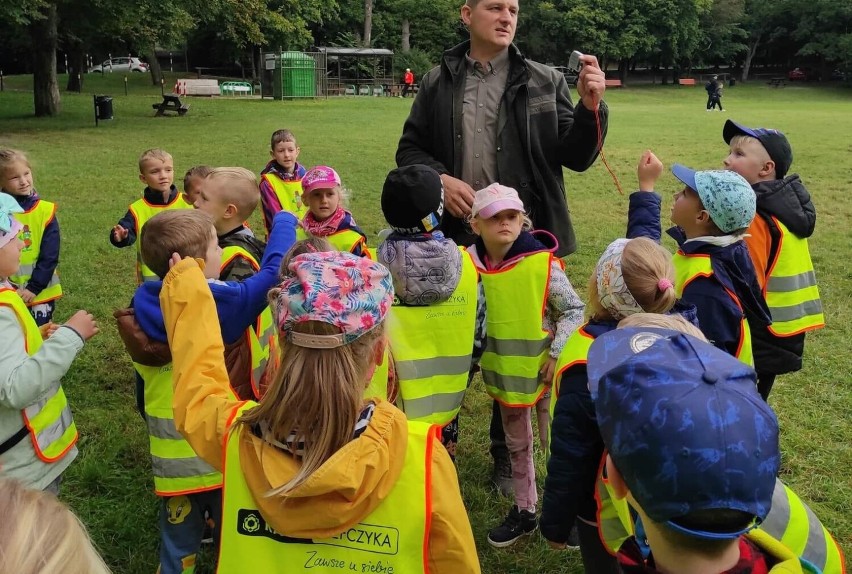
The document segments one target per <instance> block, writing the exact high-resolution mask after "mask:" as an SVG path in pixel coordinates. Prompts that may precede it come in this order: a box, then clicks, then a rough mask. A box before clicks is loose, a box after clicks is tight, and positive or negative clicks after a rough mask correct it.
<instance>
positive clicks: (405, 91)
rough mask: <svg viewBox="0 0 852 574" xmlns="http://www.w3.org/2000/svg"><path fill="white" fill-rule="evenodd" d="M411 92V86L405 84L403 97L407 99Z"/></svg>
mask: <svg viewBox="0 0 852 574" xmlns="http://www.w3.org/2000/svg"><path fill="white" fill-rule="evenodd" d="M410 90H411V84H403V85H402V97H403V98H404V97H406V96H407V95H408V92H409V91H410Z"/></svg>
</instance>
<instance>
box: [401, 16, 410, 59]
mask: <svg viewBox="0 0 852 574" xmlns="http://www.w3.org/2000/svg"><path fill="white" fill-rule="evenodd" d="M410 51H411V22H410V21H409V20H408V18H403V19H402V52H403V53H405V52H410Z"/></svg>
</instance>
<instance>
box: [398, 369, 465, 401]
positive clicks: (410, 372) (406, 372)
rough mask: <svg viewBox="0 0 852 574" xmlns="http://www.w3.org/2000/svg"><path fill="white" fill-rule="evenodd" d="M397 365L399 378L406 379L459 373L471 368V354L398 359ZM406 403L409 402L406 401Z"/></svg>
mask: <svg viewBox="0 0 852 574" xmlns="http://www.w3.org/2000/svg"><path fill="white" fill-rule="evenodd" d="M395 365H396V372H397V374H398V375H399V378H400V379H402V380H404V381H410V380H413V379H425V378H427V377H437V376H440V375H459V374H462V373H466V372H468V370H470V355H467V356H466V357H435V358H431V359H413V360H411V361H397V362H396V363H395ZM406 404H408V403H407V402H406ZM447 410H449V409H447Z"/></svg>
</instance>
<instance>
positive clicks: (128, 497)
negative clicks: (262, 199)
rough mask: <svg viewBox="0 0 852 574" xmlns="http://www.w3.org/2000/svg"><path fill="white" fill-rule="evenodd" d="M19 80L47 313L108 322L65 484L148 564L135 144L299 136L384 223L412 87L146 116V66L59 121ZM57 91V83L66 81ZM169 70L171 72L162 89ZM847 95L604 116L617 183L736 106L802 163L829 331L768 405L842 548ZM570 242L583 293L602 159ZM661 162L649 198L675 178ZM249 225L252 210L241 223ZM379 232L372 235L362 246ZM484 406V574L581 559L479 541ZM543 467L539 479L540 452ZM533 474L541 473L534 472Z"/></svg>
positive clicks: (613, 224)
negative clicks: (647, 152)
mask: <svg viewBox="0 0 852 574" xmlns="http://www.w3.org/2000/svg"><path fill="white" fill-rule="evenodd" d="M30 82H31V79H30V78H29V77H18V78H16V77H12V78H6V89H7V91H6V92H2V93H0V146H12V147H15V148H19V149H22V150H24V151H26V152H27V153H28V154H29V156H30V159H31V161H32V165H33V173H34V177H35V184H36V187H37V189H38V190H39V191H40V193H41V194H42V196H43V197H44V198H46V199H48V200H51V201H55V202H57V203H58V204H59V215H58V217H59V220H60V222H61V225H62V239H63V246H62V263H61V272H62V283H63V287H64V289H65V297H64V298H63V299H62V300H61V301H60V303H59V306H58V310H57V319H58V320H63V319H65V318H67V317H68V316H70V315H71V313H72V312H73V311H74V310H75V309H78V308H85V309H88V310H90V311H92V312H93V313H94V314H95V315H96V316H97V317H98V319H99V320H100V321H101V328H102V333H101V334H100V335H99V336H98V337H96V338H95V339H93V340H92V341H91V343H90V344H89V345H87V347H86V349H85V350H84V351H83V353H82V354H81V356H80V357H79V358H78V360H77V361H76V362H75V363H74V366H73V367H72V369H71V371H70V373H69V374H68V376H67V377H66V378H65V383H64V384H65V389H66V392H67V393H68V395H69V400H70V401H71V404H72V405H73V408H74V414H75V419H76V421H77V425H78V426H79V427H80V436H81V440H80V456H79V458H78V459H77V461H76V462H75V463H74V464H73V465H72V466H71V468H70V469H69V470H68V472H67V473H66V474H65V481H64V483H63V487H62V488H63V490H62V497H63V499H64V500H66V501H67V502H68V503H69V504H70V505H71V506H72V507H73V508H74V510H75V511H76V512H77V513H78V514H79V515H80V517H81V519H82V520H83V522H84V523H85V524H86V525H87V526H88V527H89V529H90V531H91V533H92V536H93V537H94V539H95V541H96V542H97V544H98V546H99V547H100V549H101V550H102V551H103V554H104V555H105V557H106V559H107V561H108V562H109V564H110V565H111V566H112V567H113V568H114V570H115V571H116V572H120V573H123V574H124V573H128V574H130V573H140V574H141V573H150V572H153V571H154V570H155V569H156V564H157V526H156V498H155V497H154V495H153V494H152V481H151V479H150V471H149V458H148V449H147V439H146V436H145V429H144V426H143V422H142V419H141V418H140V416H139V415H138V413H136V411H135V408H134V399H133V374H132V368H131V365H130V361H129V359H128V358H127V356H126V355H125V353H124V350H123V348H122V345H121V342H120V340H119V338H118V335H117V333H116V330H115V325H114V321H113V319H112V311H113V310H114V309H116V308H119V307H122V306H126V304H127V303H128V301H129V299H130V296H131V295H132V293H133V289H134V274H133V262H134V256H135V255H134V249H123V250H119V249H116V248H114V247H112V246H111V245H110V243H109V241H108V237H107V234H108V233H109V230H110V228H111V226H112V225H114V224H115V222H116V221H117V220H118V219H119V217H121V216H122V215H123V214H124V212H125V210H126V209H127V206H128V205H129V204H130V203H131V202H132V201H134V200H135V199H137V198H138V197H139V195H140V192H141V190H142V186H141V184H140V182H139V180H138V178H137V175H138V169H137V164H136V162H137V158H138V156H139V154H140V153H141V152H142V151H143V150H144V149H146V148H150V147H162V148H164V149H166V150H168V151H169V152H171V153H172V154H173V155H174V158H175V167H176V173H177V174H178V176H179V177H178V178H180V176H182V174H183V173H184V172H185V171H186V170H187V169H188V168H190V167H191V166H193V165H196V164H201V163H205V164H211V165H221V166H224V165H237V166H244V167H246V168H249V169H251V170H253V171H255V172H258V171H259V170H260V169H261V168H262V167H263V166H264V164H265V163H266V161H267V159H268V157H269V152H268V150H269V136H270V134H271V133H272V131H273V130H276V129H279V128H285V127H286V128H290V129H291V130H293V131H294V132H295V134H296V135H297V137H298V138H299V143H300V145H301V148H302V155H301V158H300V161H301V162H302V163H304V164H305V165H313V164H318V163H323V164H328V165H331V166H333V167H335V168H336V169H337V170H338V171H339V172H340V174H341V177H342V178H343V181H344V184H345V185H346V186H347V187H348V188H349V189H350V190H351V194H352V199H351V205H350V209H351V210H352V211H353V212H354V214H355V216H356V218H357V220H358V222H359V223H360V224H361V225H362V227H363V228H364V229H365V230H366V231H367V232H368V233H369V234H370V235H371V237H373V238H374V237H375V234H376V233H377V232H378V231H379V230H380V229H381V228H382V227H383V225H384V222H383V219H382V216H381V210H380V208H379V202H378V198H379V195H380V193H381V188H382V183H383V181H384V177H385V174H386V173H387V172H388V170H390V169H391V168H393V167H394V152H395V149H396V143H397V140H398V137H399V134H400V132H401V129H402V123H403V121H404V119H405V117H406V115H407V112H408V109H409V107H410V105H411V100H403V99H396V98H367V97H363V98H336V99H330V100H318V101H287V102H277V101H276V102H273V101H268V100H267V101H260V100H256V99H234V98H215V99H209V98H188V100H189V101H190V103H191V104H192V108H191V110H190V112H189V114H188V115H186V116H185V117H180V118H178V117H162V118H155V117H152V116H153V110H152V109H151V104H152V103H155V102H158V101H159V92H160V89H159V87H158V86H157V87H154V86H150V85H149V84H150V79H149V77H148V75H143V74H135V75H130V76H129V80H128V91H129V92H130V95H129V96H124V83H123V76H121V75H118V74H116V75H109V74H107V75H105V76H103V77H98V76H96V75H94V74H90V75H88V76H87V77H86V80H85V90H86V92H87V93H84V94H81V95H77V94H66V93H63V94H62V99H63V113H62V115H61V116H60V117H58V118H50V119H47V118H32V117H29V116H30V115H31V110H32V94H31V93H30V92H28V91H27V90H29V89H31V84H30ZM60 82H61V85H62V87H63V88H64V80H60ZM173 83H174V80H173V78H172V77H170V78H169V80H167V82H166V85H167V86H171V85H173ZM92 93H99V94H103V93H107V94H111V95H113V96H114V97H115V100H114V107H115V120H113V121H110V122H102V123H101V125H100V127H98V128H95V125H94V119H93V112H92V97H91V94H92ZM850 95H852V92H850V91H848V90H846V91H843V90H836V89H829V88H813V87H799V86H795V87H793V86H790V87H787V88H783V89H772V88H769V87H767V86H766V85H764V84H761V83H755V84H751V85H746V86H737V87H735V88H731V89H727V90H725V97H724V104H725V108H726V112H725V113H719V112H713V113H707V112H705V111H704V105H705V100H706V96H705V94H704V91H703V90H702V89H701V88H700V87H697V88H688V87H662V86H657V87H650V86H649V87H643V88H627V89H622V90H610V91H608V92H607V97H606V99H607V101H608V103H609V106H610V109H611V127H610V131H609V137H608V138H607V142H606V147H605V152H606V157H607V159H608V161H609V164H610V166H611V167H612V168H613V170H614V171H615V172H616V173H617V174H618V177H619V178H620V180H621V183H622V186H623V188H624V190H625V193H629V192H630V191H631V190H632V189H633V188H634V187H635V185H636V183H635V165H636V163H637V162H638V158H639V155H640V154H641V152H642V151H643V150H644V149H646V148H651V149H653V150H654V151H655V152H656V153H657V155H658V156H659V157H660V158H661V159H662V161H663V162H664V163H665V164H666V165H667V166H670V165H671V164H672V163H675V162H677V163H683V164H686V165H690V166H693V167H697V168H710V167H718V166H720V165H721V162H722V159H723V158H724V156H725V155H726V153H727V151H726V150H727V148H726V146H725V144H724V143H723V142H722V139H721V133H722V125H723V123H724V121H725V119H726V118H728V117H731V118H735V119H737V120H739V121H742V122H744V123H746V124H747V125H766V126H771V127H776V128H779V129H782V130H783V131H785V132H786V133H787V135H788V137H789V139H790V141H791V143H792V145H793V149H794V153H795V160H794V163H793V170H792V171H796V172H798V173H800V174H801V175H802V178H803V180H804V181H805V183H806V185H807V186H808V189H809V190H810V192H811V194H812V195H813V197H814V203H815V204H816V206H817V209H818V211H819V223H818V225H817V231H816V235H815V236H814V237H813V239H812V240H811V251H812V254H813V258H814V265H815V266H816V271H817V275H818V278H819V282H820V289H821V293H822V296H823V300H824V304H825V308H826V313H827V321H828V326H827V327H826V328H825V329H824V330H822V331H820V332H818V333H816V334H813V335H810V336H809V338H808V344H807V352H806V357H805V368H804V369H803V370H802V371H801V372H799V373H795V374H792V375H787V376H784V377H781V378H780V380H779V382H777V383H776V386H775V390H773V395H772V397H771V403H772V405H773V406H774V407H775V408H776V410H777V412H778V416H779V418H780V420H781V425H782V447H783V453H784V456H783V468H782V475H783V479H784V480H785V481H786V482H787V483H788V484H789V485H790V486H792V487H793V488H794V489H795V490H796V491H797V492H798V494H799V495H800V496H801V497H802V498H803V499H805V500H806V501H808V502H809V503H810V504H811V506H812V508H813V509H814V511H815V512H816V513H817V515H819V516H820V517H821V518H822V520H823V522H824V523H825V524H826V526H827V527H828V528H829V529H830V530H831V531H832V532H833V533H834V535H835V536H836V537H837V538H838V540H840V542H841V544H842V545H843V547H844V550H845V551H846V552H847V553H850V552H852V514H850V508H852V481H850V479H849V469H850V468H852V446H850V443H852V423H850V420H852V417H850V415H849V413H850V412H852V390H850V389H852V387H850V384H849V372H850V367H852V365H851V364H850V357H852V354H850V352H849V341H850V340H852V324H850V323H852V308H851V307H850V295H852V272H850V268H849V266H848V263H847V261H848V260H847V257H848V250H849V249H850V246H852V243H850V228H852V199H851V198H850V196H849V189H850V186H852V162H850V152H852V140H850V137H849V134H850V133H852V98H850ZM566 179H567V187H568V197H569V204H570V205H571V209H572V216H573V218H574V222H575V225H576V231H577V236H578V238H579V250H578V252H577V253H576V254H575V255H573V256H571V257H570V258H569V259H568V262H567V271H568V275H569V276H570V278H571V280H572V282H573V283H574V285H575V286H577V288H578V291H580V292H581V293H582V290H583V289H584V286H585V284H586V278H587V277H588V275H589V273H590V272H591V269H592V266H593V265H594V262H595V261H596V260H597V258H598V256H599V255H600V253H601V252H602V251H603V248H604V247H605V246H606V245H607V244H608V243H609V242H610V241H611V240H612V239H614V238H616V237H619V236H621V235H622V234H623V233H624V227H625V224H626V214H627V196H626V195H623V196H622V195H619V193H618V191H617V190H616V188H615V186H614V184H613V182H612V180H611V179H610V176H609V175H608V174H607V172H606V170H605V169H604V167H603V165H602V164H601V163H600V162H598V163H597V164H596V165H595V166H594V167H592V168H591V169H590V170H588V172H586V173H584V174H579V175H578V174H574V173H568V175H567V176H566ZM677 189H678V185H677V184H676V180H675V179H674V177H673V176H671V175H670V174H668V173H667V174H666V175H664V177H663V179H662V180H661V184H660V189H659V191H660V193H662V194H663V196H664V197H665V198H666V202H665V205H664V213H667V206H668V205H670V197H671V194H672V193H674V192H675V191H677ZM252 221H253V223H254V225H255V227H256V228H260V227H262V226H261V225H260V218H259V215H258V214H256V215H255V217H254V218H253V220H252ZM374 242H375V241H372V243H374ZM489 417H490V401H489V400H488V399H487V397H486V395H485V392H484V390H483V388H482V387H481V385H478V386H474V387H473V389H472V392H470V393H469V394H468V397H467V399H466V402H465V406H464V410H463V412H462V418H461V424H462V433H463V434H462V439H461V444H460V445H459V459H458V460H459V475H460V480H461V486H462V492H463V494H464V498H465V501H466V503H467V507H468V510H469V512H470V518H471V523H472V525H473V531H474V535H475V537H476V540H477V545H478V547H479V551H480V556H481V560H482V565H483V572H487V573H504V572H505V573H520V574H523V573H536V574H542V573H551V572H552V573H556V572H580V571H582V568H581V566H580V562H579V558H578V556H577V555H576V554H570V553H557V552H553V551H550V550H549V549H548V548H547V546H546V545H545V544H544V543H543V541H542V540H541V539H540V537H539V536H538V535H536V536H534V537H532V538H531V539H530V540H529V541H525V542H521V543H518V544H517V545H515V546H513V547H512V548H510V549H504V550H495V549H492V548H491V547H489V546H488V544H487V543H486V540H485V538H486V534H487V531H488V529H489V528H491V527H492V526H494V525H495V524H496V523H498V522H499V521H500V520H501V519H502V517H503V516H504V514H505V512H506V511H507V509H508V507H509V506H510V504H511V502H510V501H509V500H506V499H502V498H500V497H498V496H497V495H496V494H495V493H494V491H493V490H492V489H491V488H490V486H489V476H490V459H489V456H488V421H489ZM538 468H539V470H540V472H541V474H542V476H543V471H544V459H543V457H541V456H540V455H539V458H538ZM542 476H540V477H539V479H540V480H539V484H542V483H543V480H541V479H542Z"/></svg>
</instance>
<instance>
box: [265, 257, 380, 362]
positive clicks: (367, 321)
mask: <svg viewBox="0 0 852 574" xmlns="http://www.w3.org/2000/svg"><path fill="white" fill-rule="evenodd" d="M288 268H289V270H290V273H291V277H288V278H286V279H285V280H284V281H283V282H282V283H281V285H280V286H279V287H280V289H281V292H280V293H279V294H278V298H277V299H276V301H275V302H274V306H275V312H276V319H277V322H278V327H279V328H280V330H281V331H282V332H283V333H285V334H286V335H287V338H288V340H290V341H291V342H292V343H294V344H296V345H299V346H302V347H310V348H320V349H325V348H334V347H339V346H342V345H347V344H349V343H351V342H352V341H354V340H355V339H357V338H359V337H361V336H362V335H364V334H365V333H367V332H369V331H371V330H372V329H373V328H375V327H376V326H378V325H380V324H381V322H382V321H383V320H384V318H385V315H387V312H388V309H390V306H391V303H392V302H393V282H392V281H391V276H390V272H389V271H388V270H387V268H386V267H385V266H384V265H382V264H380V263H376V262H373V261H370V260H369V259H366V258H363V257H356V256H355V255H352V254H351V253H340V252H337V251H329V252H319V253H305V254H303V255H298V256H296V257H294V258H293V260H292V261H290V264H289V265H288ZM305 321H320V322H322V323H328V324H329V325H334V326H335V327H337V328H339V329H340V331H341V333H340V334H339V335H308V334H305V333H297V332H293V327H294V325H296V324H297V323H302V322H305Z"/></svg>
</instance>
